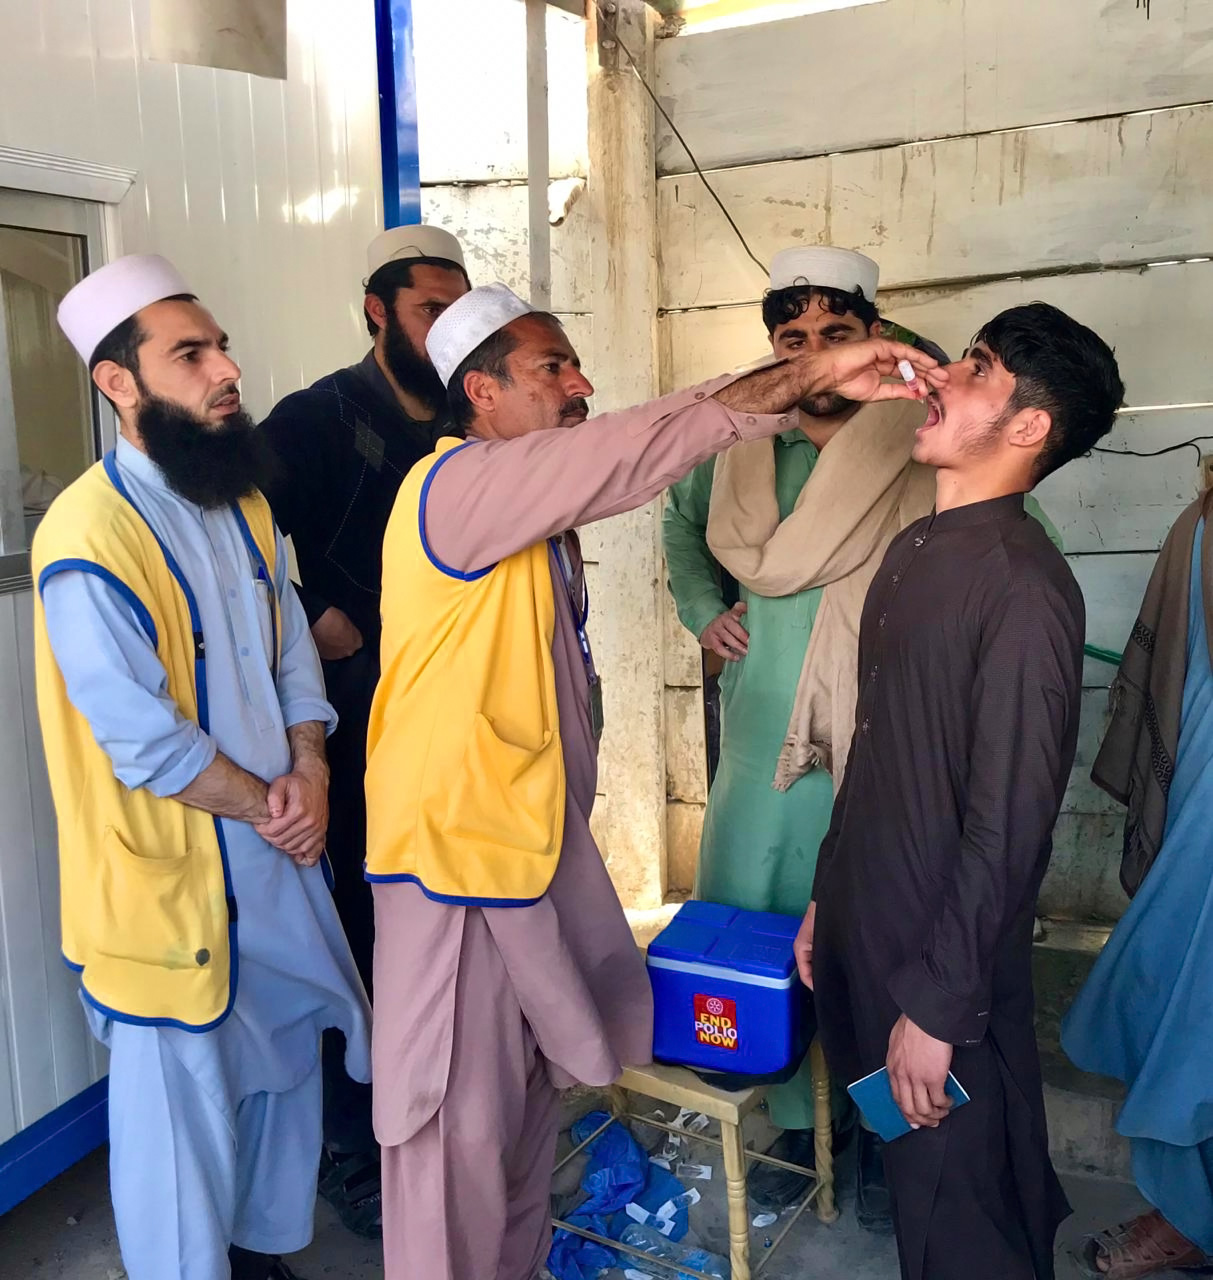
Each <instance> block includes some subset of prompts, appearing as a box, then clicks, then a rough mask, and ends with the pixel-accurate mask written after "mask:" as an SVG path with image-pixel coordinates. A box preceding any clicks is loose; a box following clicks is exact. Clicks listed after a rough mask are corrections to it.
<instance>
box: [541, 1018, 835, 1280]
mask: <svg viewBox="0 0 1213 1280" xmlns="http://www.w3.org/2000/svg"><path fill="white" fill-rule="evenodd" d="M810 1054H811V1055H812V1059H811V1060H812V1071H813V1104H814V1121H815V1125H814V1129H815V1147H816V1151H815V1155H816V1162H817V1168H816V1170H813V1169H806V1168H804V1167H802V1166H801V1165H796V1164H791V1163H789V1162H788V1161H786V1160H777V1159H775V1158H774V1157H773V1156H767V1155H759V1154H757V1153H756V1152H753V1151H747V1150H746V1148H745V1146H744V1143H743V1142H742V1137H741V1122H742V1121H743V1120H744V1119H745V1117H746V1116H747V1115H749V1113H750V1112H751V1111H753V1110H754V1108H755V1107H756V1106H758V1104H759V1103H760V1102H761V1101H762V1099H763V1097H764V1096H765V1094H766V1088H765V1087H764V1086H759V1087H756V1088H752V1089H742V1090H739V1091H738V1092H736V1093H729V1092H726V1091H725V1090H723V1089H717V1088H714V1087H713V1086H712V1085H710V1084H705V1083H704V1081H702V1080H701V1079H700V1078H699V1077H698V1076H697V1075H695V1074H694V1072H692V1071H688V1070H687V1069H686V1068H685V1067H670V1066H665V1065H662V1064H660V1063H653V1064H652V1065H651V1066H647V1067H629V1068H628V1069H627V1070H626V1071H624V1073H623V1075H622V1076H620V1078H619V1080H618V1081H617V1082H616V1084H615V1086H614V1088H613V1090H612V1099H611V1109H612V1111H613V1112H614V1113H615V1116H616V1118H618V1119H621V1120H623V1119H632V1120H637V1121H639V1122H640V1123H642V1124H646V1125H650V1126H652V1127H653V1128H656V1129H664V1130H666V1131H668V1132H670V1133H677V1134H679V1135H681V1136H683V1137H692V1138H694V1139H695V1140H696V1141H699V1142H707V1143H710V1144H712V1145H714V1146H719V1147H720V1148H721V1149H722V1151H723V1153H724V1174H725V1192H726V1194H727V1196H728V1204H729V1264H730V1266H731V1268H732V1280H750V1277H751V1271H750V1214H749V1208H748V1205H747V1203H746V1164H747V1162H748V1161H751V1160H754V1161H758V1162H760V1163H762V1164H773V1165H778V1166H779V1167H780V1168H781V1169H791V1170H793V1171H794V1172H796V1173H803V1174H804V1175H806V1176H807V1177H809V1178H812V1179H813V1184H814V1185H813V1186H812V1188H811V1189H810V1191H809V1193H808V1195H807V1196H806V1197H805V1198H804V1200H803V1201H802V1202H801V1203H800V1205H799V1206H798V1207H797V1210H796V1212H795V1214H793V1215H792V1218H791V1219H790V1220H789V1221H788V1223H787V1224H786V1225H785V1226H784V1228H783V1230H782V1231H780V1233H779V1236H778V1238H777V1239H776V1240H775V1242H774V1244H773V1245H772V1246H771V1248H770V1249H768V1250H766V1255H765V1257H764V1258H763V1260H762V1261H761V1262H760V1263H759V1264H758V1266H757V1267H756V1268H755V1270H754V1274H757V1273H758V1272H760V1271H762V1269H763V1268H764V1267H765V1266H766V1264H767V1263H768V1262H769V1261H770V1259H771V1257H772V1256H773V1255H774V1253H775V1250H776V1249H778V1248H779V1246H780V1245H781V1244H782V1243H783V1240H784V1237H785V1236H786V1235H787V1234H788V1232H789V1231H790V1230H791V1229H792V1228H793V1227H794V1226H795V1225H796V1222H797V1220H798V1219H799V1217H800V1215H801V1214H802V1213H803V1212H804V1211H805V1209H807V1208H808V1206H809V1205H810V1204H812V1205H813V1207H814V1209H815V1211H816V1213H817V1216H818V1218H819V1219H820V1220H821V1221H822V1222H825V1223H830V1222H835V1221H837V1219H838V1210H837V1209H836V1208H835V1206H834V1152H833V1126H832V1123H831V1118H830V1077H829V1073H828V1071H827V1070H826V1063H825V1055H824V1054H823V1053H822V1051H821V1046H820V1045H819V1044H818V1043H817V1042H816V1041H814V1043H813V1047H812V1049H811V1050H810ZM625 1091H626V1092H628V1093H638V1094H640V1095H641V1096H642V1097H646V1098H654V1099H656V1100H657V1101H659V1102H668V1103H670V1104H672V1105H673V1106H677V1107H689V1108H691V1109H692V1110H694V1111H698V1112H702V1113H703V1114H704V1115H705V1116H710V1117H711V1118H712V1119H713V1120H717V1121H719V1123H720V1141H719V1142H717V1141H716V1140H715V1139H714V1138H705V1137H703V1136H702V1135H701V1134H687V1133H686V1132H685V1130H682V1129H675V1128H673V1127H672V1126H671V1125H668V1124H664V1123H662V1122H661V1121H659V1120H653V1119H650V1118H649V1117H648V1116H638V1115H635V1114H634V1113H632V1112H630V1111H629V1110H628V1107H627V1102H626V1100H625V1098H624V1097H623V1093H624V1092H625ZM605 1127H606V1126H605V1125H604V1126H603V1128H605ZM600 1132H602V1130H601V1129H600V1130H598V1133H600ZM595 1137H597V1133H594V1134H591V1135H590V1137H589V1138H587V1139H586V1141H585V1142H584V1143H582V1144H581V1146H579V1147H578V1148H577V1149H576V1151H580V1150H581V1148H582V1147H584V1146H587V1145H588V1144H589V1143H590V1142H592V1141H593V1140H594V1138H595ZM576 1151H573V1152H570V1153H569V1155H568V1156H566V1157H565V1160H564V1161H562V1162H561V1163H562V1164H563V1163H565V1162H566V1161H567V1160H569V1159H571V1158H572V1156H573V1155H575V1154H576ZM554 1225H555V1226H556V1227H559V1228H563V1229H564V1230H566V1231H572V1232H573V1233H574V1234H575V1235H581V1236H586V1237H588V1238H589V1239H592V1240H598V1241H599V1243H601V1244H605V1245H608V1246H609V1247H610V1248H613V1249H616V1250H619V1251H620V1252H622V1253H628V1252H631V1251H629V1250H628V1249H627V1247H626V1246H624V1245H620V1244H619V1243H618V1242H617V1241H613V1240H603V1239H602V1238H601V1237H599V1236H596V1235H594V1234H593V1233H592V1232H588V1231H582V1230H580V1229H579V1228H577V1227H570V1226H569V1225H568V1223H565V1222H559V1221H558V1222H556V1223H554ZM637 1256H643V1255H637ZM680 1269H681V1270H682V1271H684V1272H685V1273H686V1274H690V1275H693V1274H696V1273H694V1272H688V1271H687V1269H686V1268H685V1267H683V1268H680Z"/></svg>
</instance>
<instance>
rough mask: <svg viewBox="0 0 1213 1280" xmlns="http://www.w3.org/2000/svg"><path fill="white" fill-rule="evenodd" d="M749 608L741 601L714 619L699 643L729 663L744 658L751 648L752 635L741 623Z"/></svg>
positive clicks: (705, 629) (705, 628)
mask: <svg viewBox="0 0 1213 1280" xmlns="http://www.w3.org/2000/svg"><path fill="white" fill-rule="evenodd" d="M746 608H747V606H746V605H745V603H744V602H743V601H741V600H739V601H738V602H737V603H736V604H735V605H734V606H733V607H732V608H731V609H728V610H726V611H725V612H724V613H722V614H720V615H719V616H718V617H716V618H713V619H712V621H711V622H709V623H708V625H707V626H706V627H704V629H703V633H702V635H700V637H699V643H700V644H701V645H703V647H704V648H705V649H707V650H708V651H709V652H711V653H718V654H719V655H720V656H721V657H722V658H725V659H727V660H728V661H729V662H736V661H737V660H738V659H739V658H744V657H745V655H746V652H747V651H748V649H749V647H750V633H749V632H748V631H747V630H746V629H745V627H744V626H743V625H742V623H741V619H742V616H743V615H744V614H745V612H746Z"/></svg>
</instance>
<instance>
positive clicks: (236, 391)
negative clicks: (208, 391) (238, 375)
mask: <svg viewBox="0 0 1213 1280" xmlns="http://www.w3.org/2000/svg"><path fill="white" fill-rule="evenodd" d="M239 395H240V386H239V384H238V383H235V382H229V383H227V384H225V385H224V386H222V387H220V388H219V390H218V391H216V392H215V394H214V395H213V396H211V398H210V399H209V400H208V401H207V402H206V407H207V408H208V409H210V408H213V407H214V406H215V405H217V404H218V403H219V401H220V400H226V399H227V398H228V396H239Z"/></svg>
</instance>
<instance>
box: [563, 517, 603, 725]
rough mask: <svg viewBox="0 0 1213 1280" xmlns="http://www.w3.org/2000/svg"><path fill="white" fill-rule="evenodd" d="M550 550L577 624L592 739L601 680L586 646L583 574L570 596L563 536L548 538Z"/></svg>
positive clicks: (569, 567) (599, 706) (587, 604)
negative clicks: (578, 587)
mask: <svg viewBox="0 0 1213 1280" xmlns="http://www.w3.org/2000/svg"><path fill="white" fill-rule="evenodd" d="M551 546H552V551H553V553H554V554H555V556H556V564H557V567H558V568H559V569H560V577H561V580H562V581H563V582H564V589H565V593H566V595H567V596H568V599H569V607H570V608H571V609H572V611H573V623H574V625H575V626H576V628H577V647H578V648H579V649H580V650H581V661H582V663H583V664H584V665H585V678H586V683H587V684H588V685H589V686H590V732H591V733H592V734H593V735H594V741H595V742H598V741H599V740H600V739H601V738H602V725H603V718H602V681H601V680H600V679H599V678H598V672H597V671H596V670H595V668H594V654H593V652H592V650H591V649H590V637H589V633H588V632H587V631H586V629H585V624H586V623H587V622H588V621H589V617H590V593H589V589H588V588H587V587H586V585H585V574H584V570H583V572H582V587H581V599H580V601H578V600H575V599H574V598H573V561H572V559H571V557H570V556H569V553H568V548H567V547H566V546H565V542H564V538H563V537H557V538H552V539H551Z"/></svg>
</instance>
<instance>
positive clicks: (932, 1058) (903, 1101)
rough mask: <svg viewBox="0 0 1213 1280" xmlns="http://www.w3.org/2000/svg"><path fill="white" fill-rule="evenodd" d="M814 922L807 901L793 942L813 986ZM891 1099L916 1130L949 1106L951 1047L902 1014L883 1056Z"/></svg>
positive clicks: (804, 977) (813, 908)
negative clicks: (806, 907) (891, 1092)
mask: <svg viewBox="0 0 1213 1280" xmlns="http://www.w3.org/2000/svg"><path fill="white" fill-rule="evenodd" d="M816 924H817V903H816V902H810V903H809V909H808V911H806V912H805V917H804V920H803V921H802V922H801V925H800V929H799V930H798V932H797V934H796V940H795V942H793V944H792V951H793V954H794V955H795V957H796V968H797V970H798V971H799V973H800V980H801V981H802V982H803V983H804V985H805V986H806V987H808V988H809V990H810V991H811V990H812V989H813V934H814V932H815V929H816ZM885 1066H886V1067H887V1068H888V1070H889V1084H890V1086H891V1087H892V1090H893V1100H894V1101H895V1102H896V1103H897V1105H898V1107H899V1108H900V1110H901V1114H902V1115H903V1116H905V1118H906V1121H907V1123H909V1124H911V1125H913V1127H914V1128H915V1129H935V1128H938V1126H939V1122H940V1121H941V1120H943V1119H945V1118H946V1117H947V1115H948V1112H949V1111H951V1109H952V1099H951V1098H949V1097H948V1095H947V1091H946V1085H947V1081H948V1072H949V1071H950V1070H951V1069H952V1046H951V1045H950V1044H949V1043H948V1042H947V1041H946V1040H936V1039H935V1037H934V1036H932V1035H928V1034H927V1033H926V1032H925V1031H924V1030H923V1029H922V1028H921V1027H920V1026H918V1025H917V1023H914V1022H911V1021H910V1019H909V1018H907V1017H906V1015H905V1014H904V1013H903V1014H902V1015H901V1017H900V1018H898V1019H897V1021H896V1022H895V1023H894V1024H893V1030H892V1032H891V1033H890V1035H889V1052H888V1056H887V1057H886V1058H885Z"/></svg>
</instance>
